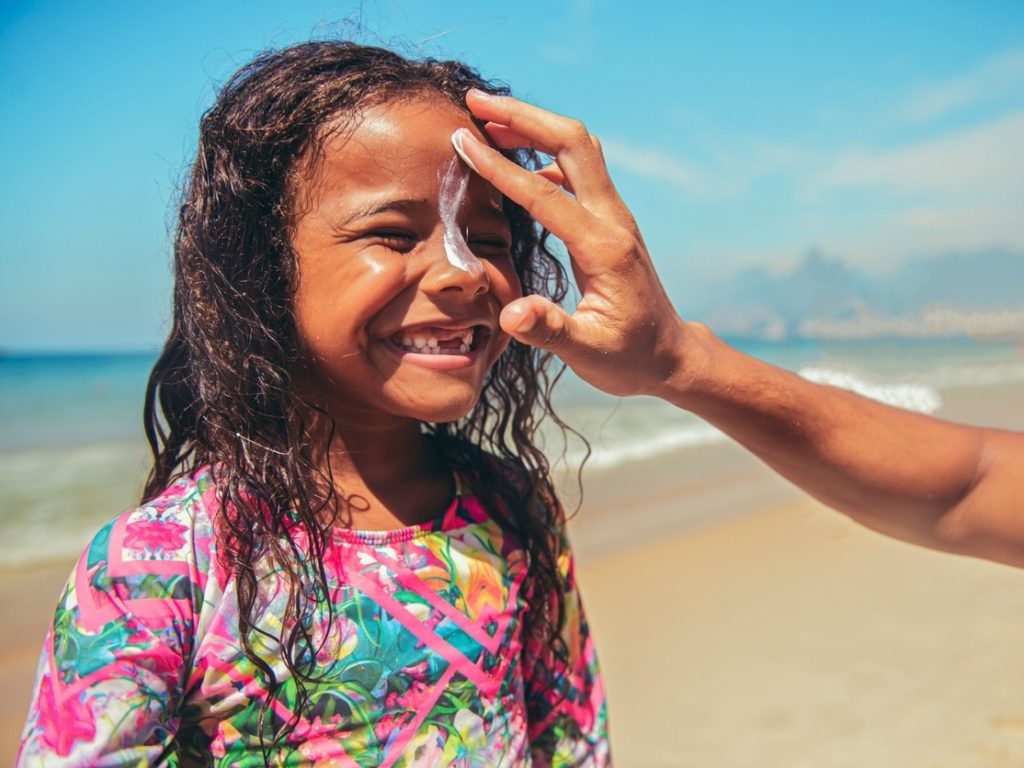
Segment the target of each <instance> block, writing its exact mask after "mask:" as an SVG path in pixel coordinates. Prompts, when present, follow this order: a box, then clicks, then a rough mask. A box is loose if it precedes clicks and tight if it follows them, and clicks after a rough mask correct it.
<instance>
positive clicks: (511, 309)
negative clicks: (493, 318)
mask: <svg viewBox="0 0 1024 768" xmlns="http://www.w3.org/2000/svg"><path fill="white" fill-rule="evenodd" d="M500 323H501V329H502V330H503V331H505V333H507V334H509V335H510V336H512V338H514V339H516V340H517V341H521V342H523V343H524V344H529V345H531V346H534V347H540V348H541V349H546V350H548V351H550V352H560V351H561V350H562V349H564V348H565V347H567V346H568V345H569V344H570V343H571V341H572V326H573V319H572V318H571V317H570V316H569V315H568V313H567V312H566V311H565V310H564V309H562V308H561V307H560V306H558V305H557V304H555V303H554V302H552V301H549V300H548V299H545V298H544V297H543V296H526V297H524V298H522V299H516V300H515V301H513V302H510V303H508V304H506V305H505V308H504V309H503V310H501V318H500Z"/></svg>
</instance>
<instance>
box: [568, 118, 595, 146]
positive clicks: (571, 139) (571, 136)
mask: <svg viewBox="0 0 1024 768" xmlns="http://www.w3.org/2000/svg"><path fill="white" fill-rule="evenodd" d="M565 139H566V142H565V143H566V146H571V147H578V146H589V145H590V132H589V131H588V130H587V126H585V125H584V124H583V123H581V122H580V121H579V120H569V123H568V125H566V127H565Z"/></svg>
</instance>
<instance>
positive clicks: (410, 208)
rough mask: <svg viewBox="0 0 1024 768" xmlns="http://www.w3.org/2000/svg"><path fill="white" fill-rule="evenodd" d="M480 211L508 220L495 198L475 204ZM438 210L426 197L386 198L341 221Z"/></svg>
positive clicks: (488, 215) (343, 224) (351, 221)
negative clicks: (383, 214) (386, 214)
mask: <svg viewBox="0 0 1024 768" xmlns="http://www.w3.org/2000/svg"><path fill="white" fill-rule="evenodd" d="M475 207H476V208H477V210H478V212H479V214H482V215H484V216H486V217H488V218H492V219H494V220H495V221H498V220H500V221H502V222H504V221H507V219H506V217H505V212H504V210H502V208H501V205H500V204H499V203H497V202H496V201H494V200H488V201H487V202H486V203H483V204H480V205H478V206H475ZM434 210H436V205H435V204H434V203H433V202H431V201H430V200H428V199H426V198H419V199H413V198H403V199H396V200H384V201H381V202H374V201H371V202H369V203H368V204H366V205H364V206H360V207H359V208H357V209H356V210H354V211H353V212H352V214H351V215H350V216H348V217H347V218H346V219H345V220H344V221H342V222H340V225H341V226H343V227H344V226H348V225H349V224H352V223H353V222H356V221H359V220H360V219H368V218H370V217H372V216H376V215H377V214H380V213H390V212H392V211H394V212H398V213H404V214H407V215H416V214H422V213H425V212H431V211H434Z"/></svg>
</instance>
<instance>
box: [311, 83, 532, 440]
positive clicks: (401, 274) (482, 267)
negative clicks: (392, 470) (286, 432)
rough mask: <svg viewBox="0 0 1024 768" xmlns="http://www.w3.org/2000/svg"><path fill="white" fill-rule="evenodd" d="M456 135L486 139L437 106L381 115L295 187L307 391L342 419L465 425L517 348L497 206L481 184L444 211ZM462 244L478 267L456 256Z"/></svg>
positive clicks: (327, 149) (329, 150) (353, 132)
mask: <svg viewBox="0 0 1024 768" xmlns="http://www.w3.org/2000/svg"><path fill="white" fill-rule="evenodd" d="M460 127H466V128H470V129H471V130H472V131H473V132H474V133H475V134H476V135H477V136H478V137H480V133H479V131H477V130H476V128H475V127H473V125H472V122H471V121H470V120H469V118H468V116H467V115H465V114H464V113H463V112H461V111H459V110H458V109H456V108H455V107H453V106H452V105H450V104H448V103H446V102H445V101H443V100H442V99H441V98H440V97H438V98H436V99H431V98H429V97H423V98H415V99H411V100H406V101H400V102H392V103H387V104H383V105H381V106H379V107H375V108H372V109H369V110H367V111H366V112H364V113H363V115H362V116H361V118H360V121H359V122H358V123H357V124H356V125H355V127H354V128H352V129H350V130H346V131H344V132H343V133H340V134H339V135H336V136H334V137H332V138H331V139H329V140H328V141H327V142H326V144H325V146H324V147H323V151H322V152H321V153H320V155H319V157H318V159H317V161H316V163H315V166H314V167H313V168H311V169H310V170H309V172H308V173H307V174H306V176H305V178H304V179H303V180H301V181H299V182H298V184H299V188H298V189H297V190H296V191H297V195H296V196H295V198H296V200H297V201H298V204H299V207H300V217H299V218H298V220H297V221H296V224H295V227H294V231H293V247H294V250H295V254H296V257H297V259H298V268H299V279H298V287H297V290H296V294H295V299H294V308H295V323H296V328H297V330H298V336H299V341H300V344H301V347H302V351H303V352H304V354H305V357H306V358H307V360H308V361H309V364H308V366H307V368H306V369H305V370H304V371H303V373H302V374H301V376H300V386H303V387H305V388H306V389H308V390H309V392H308V394H309V395H311V396H312V397H313V399H314V400H315V401H316V402H319V403H322V404H323V405H325V406H326V408H327V410H328V412H329V413H330V414H331V415H332V416H334V417H335V419H336V420H345V419H358V420H359V421H360V422H365V421H366V420H367V419H368V418H369V419H377V418H378V417H379V416H388V417H399V418H403V419H406V418H411V419H417V420H420V421H430V422H441V421H452V420H454V419H457V418H460V417H462V416H464V415H466V414H467V413H468V412H469V411H470V410H471V409H472V408H473V406H474V405H475V404H476V402H477V399H478V398H479V395H480V390H481V387H482V386H483V381H484V377H485V375H486V373H487V371H488V369H490V367H491V366H492V365H493V364H494V362H495V361H496V360H497V359H498V356H499V355H500V354H501V353H502V351H503V350H504V349H505V347H506V346H507V344H508V337H507V336H506V335H505V334H504V333H502V331H501V329H500V327H499V325H498V315H499V313H500V311H501V308H502V307H503V306H504V305H505V304H506V303H508V302H509V301H511V300H513V299H515V298H518V297H519V296H520V293H521V291H520V285H519V280H518V278H517V276H516V272H515V270H514V268H513V265H512V259H511V256H510V253H509V245H510V234H509V226H508V222H507V221H506V219H505V216H504V214H503V213H502V208H501V196H500V194H499V193H497V192H496V191H495V190H494V188H493V187H491V186H490V185H489V184H487V183H486V182H484V181H483V180H482V179H480V178H479V177H477V176H475V175H473V176H472V177H471V178H470V180H469V184H468V188H467V189H466V192H465V195H464V197H463V198H462V199H463V202H462V204H461V205H460V206H458V207H453V206H451V205H450V204H448V203H444V204H442V197H447V198H450V197H451V194H450V193H451V191H452V183H451V182H452V180H453V178H455V179H456V180H457V178H458V174H460V173H462V172H464V168H463V167H458V166H456V167H455V168H454V172H455V175H454V176H453V174H452V173H448V172H449V171H450V170H452V161H453V158H454V157H455V151H454V149H453V148H452V144H451V135H452V132H454V131H455V130H456V129H457V128H460ZM481 138H482V137H481ZM446 173H447V178H446ZM446 235H447V237H448V238H449V243H448V246H447V247H446V244H445V237H446ZM453 238H454V239H456V240H459V242H458V246H459V247H460V248H465V247H466V245H467V244H468V247H469V249H470V250H471V251H472V253H473V254H474V255H475V258H474V257H473V256H470V255H469V254H468V252H466V251H462V253H463V254H464V258H461V259H460V258H458V257H457V255H450V254H452V242H453ZM460 238H461V239H460ZM469 262H472V263H469ZM467 263H469V266H471V267H472V269H466V268H465V267H466V266H467Z"/></svg>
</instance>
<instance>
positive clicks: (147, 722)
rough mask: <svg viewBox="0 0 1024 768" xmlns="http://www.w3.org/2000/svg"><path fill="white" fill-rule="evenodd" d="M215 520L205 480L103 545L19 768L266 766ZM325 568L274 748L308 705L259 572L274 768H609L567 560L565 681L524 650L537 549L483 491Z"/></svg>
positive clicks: (277, 598) (68, 607)
mask: <svg viewBox="0 0 1024 768" xmlns="http://www.w3.org/2000/svg"><path fill="white" fill-rule="evenodd" d="M218 505H219V501H218V496H217V494H216V489H215V487H214V484H213V482H212V479H211V476H210V473H209V472H208V471H200V472H198V473H196V474H195V475H194V476H193V477H191V478H185V479H183V480H181V481H179V482H177V483H175V484H174V485H172V486H171V487H170V488H169V489H168V490H167V491H166V492H165V493H164V494H163V495H161V496H160V497H158V498H156V499H153V500H152V501H150V502H148V503H146V504H144V505H142V506H141V507H139V508H137V509H133V510H130V511H128V512H126V513H124V514H122V515H120V516H119V517H117V518H115V519H114V520H113V521H112V522H110V523H109V524H108V525H106V526H105V527H104V528H103V529H102V530H101V531H100V532H99V533H98V534H97V535H96V537H95V539H94V540H93V541H92V543H91V544H90V545H89V547H88V548H87V549H86V551H85V553H84V554H83V555H82V558H81V559H80V561H79V562H78V565H77V567H76V569H75V571H74V573H73V574H72V577H71V579H70V581H69V583H68V585H67V587H66V588H65V591H64V594H63V595H62V597H61V600H60V604H59V605H58V608H57V611H56V614H55V617H54V621H53V625H52V626H51V628H50V631H49V633H48V634H47V637H46V642H45V646H44V648H43V653H42V657H41V659H40V663H39V670H38V675H37V678H36V687H35V692H34V694H33V700H32V704H31V709H30V711H29V719H28V722H27V724H26V726H25V731H24V734H23V740H22V745H21V750H20V752H19V755H18V765H20V766H36V765H46V766H70V765H82V766H84V765H104V766H127V765H132V766H138V765H153V764H159V765H217V766H251V765H259V766H261V765H263V764H264V763H263V754H262V751H261V740H260V737H259V734H260V730H259V729H260V711H261V708H262V704H263V703H264V701H266V700H267V699H268V693H267V690H266V687H265V684H264V681H265V679H266V678H265V676H264V675H263V674H262V673H261V672H260V671H259V669H258V668H257V667H256V666H255V665H254V664H253V663H252V662H251V661H250V660H249V659H248V658H247V657H246V656H245V655H244V653H243V652H242V648H241V643H240V639H239V622H238V600H237V594H236V584H235V581H234V579H233V577H232V576H231V575H230V573H228V572H226V571H225V570H224V569H223V568H222V567H221V565H220V564H219V560H218V558H217V556H216V540H215V536H214V532H213V527H214V516H215V514H216V510H217V509H218ZM299 543H300V546H301V544H302V542H301V540H300V542H299ZM323 565H324V569H325V572H326V574H327V582H328V587H329V592H330V598H329V600H330V604H331V605H332V608H333V611H332V613H333V624H331V623H330V622H329V621H328V611H327V609H326V603H322V604H321V606H323V607H322V608H321V607H318V609H317V610H318V613H317V615H316V617H315V620H314V621H313V622H311V623H310V625H309V626H308V627H307V628H308V629H309V631H310V633H311V634H312V636H313V639H314V645H313V647H314V648H318V650H317V652H316V658H315V673H316V677H317V680H316V681H315V682H307V683H306V687H307V689H308V691H309V698H308V700H307V702H306V705H305V706H304V707H302V708H301V713H300V717H299V720H298V725H297V726H296V727H295V729H294V730H293V731H292V733H291V735H290V736H288V737H287V740H286V742H285V743H283V744H282V743H280V742H278V743H277V744H276V745H273V744H272V740H273V734H274V732H275V730H276V729H277V727H278V726H280V725H281V724H282V723H283V722H285V721H287V720H288V719H289V718H290V717H291V716H292V714H293V713H294V712H295V709H296V707H297V704H296V694H297V689H296V686H295V684H294V679H293V678H292V676H291V675H290V674H289V672H288V670H287V668H286V667H285V665H284V663H283V660H282V658H281V654H280V648H279V646H278V645H277V643H276V641H275V640H274V639H272V638H276V637H280V629H281V622H280V618H279V617H280V616H281V615H282V613H283V606H284V604H285V603H286V601H287V592H286V586H285V583H284V580H283V578H282V577H281V575H280V573H278V572H276V571H274V570H273V569H270V568H267V567H264V568H260V567H259V566H257V574H258V578H259V588H258V595H257V600H258V605H259V606H260V608H261V610H260V612H259V617H260V618H259V619H258V622H257V626H258V628H260V629H264V630H266V634H265V635H264V634H261V633H258V632H256V633H252V634H250V638H251V642H252V643H253V645H254V647H255V649H256V650H257V652H258V654H259V656H260V658H261V659H263V660H265V661H266V662H267V663H268V664H270V665H271V667H272V668H273V670H274V673H275V675H276V677H277V680H278V681H280V683H281V684H280V687H279V688H278V690H277V692H276V694H275V695H274V696H273V697H272V698H271V699H270V705H269V707H268V709H267V712H266V713H265V714H264V722H263V726H262V727H263V733H264V735H265V736H266V737H267V738H266V739H265V743H266V745H267V746H268V748H269V750H270V751H269V756H270V764H271V765H275V766H277V765H281V766H284V765H288V766H292V765H313V764H316V765H332V766H370V765H373V766H377V765H381V766H409V765H424V766H438V765H446V766H447V765H460V766H482V765H487V766H491V765H528V764H530V763H531V761H532V762H533V764H535V765H548V764H552V765H606V764H608V763H609V762H610V759H609V752H608V741H607V731H606V720H605V703H604V692H603V689H602V685H601V678H600V676H599V673H598V670H597V663H596V658H595V655H594V648H593V644H592V642H591V638H590V635H589V633H588V631H587V625H586V622H585V620H584V617H583V613H582V610H581V608H580V603H579V597H578V594H577V592H576V588H575V582H574V577H573V566H572V559H571V556H570V555H569V554H568V550H567V549H566V553H565V554H564V555H563V556H562V558H561V560H560V563H559V565H560V571H561V575H562V579H563V587H564V592H563V597H564V606H565V612H566V617H567V620H566V627H565V632H564V634H563V637H564V640H565V641H566V644H567V646H568V651H569V654H568V662H567V663H566V664H565V665H556V667H557V668H552V667H551V666H550V665H543V664H541V665H537V664H534V663H533V659H534V657H535V656H536V653H537V648H533V649H532V650H531V648H530V647H529V646H530V645H531V644H530V643H524V642H523V639H522V618H523V614H524V611H525V610H526V608H527V601H526V599H525V596H524V580H525V576H526V555H525V552H524V550H523V549H522V548H521V547H520V546H518V545H517V544H516V543H515V542H514V540H513V539H512V537H511V536H509V535H508V534H506V533H505V532H504V531H502V529H501V528H500V527H499V525H498V524H497V523H496V522H495V521H494V520H493V519H492V518H491V517H490V516H489V515H488V514H487V513H486V511H485V510H484V509H483V507H482V506H481V505H480V503H479V502H478V501H477V500H476V499H474V498H473V497H471V496H466V495H459V496H458V497H457V498H456V499H455V500H454V501H453V502H452V504H451V505H450V507H449V508H448V509H447V511H446V512H445V514H444V515H443V516H442V517H441V518H439V519H437V520H435V521H434V522H432V523H427V524H423V525H419V526H414V527H410V528H403V529H400V530H396V531H381V532H357V531H349V530H336V531H335V532H334V533H333V538H332V540H331V542H330V545H329V547H328V549H327V551H326V552H325V555H324V559H323ZM524 645H525V646H526V647H524ZM533 645H534V646H535V645H536V643H534V644H533ZM311 653H312V652H311ZM537 670H539V671H537ZM538 677H543V678H544V679H543V680H539V679H536V678H538ZM528 711H529V712H531V713H534V716H533V720H530V718H529V717H528V715H527V712H528ZM536 713H541V714H540V715H539V716H538V715H537V714H536Z"/></svg>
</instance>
